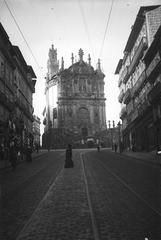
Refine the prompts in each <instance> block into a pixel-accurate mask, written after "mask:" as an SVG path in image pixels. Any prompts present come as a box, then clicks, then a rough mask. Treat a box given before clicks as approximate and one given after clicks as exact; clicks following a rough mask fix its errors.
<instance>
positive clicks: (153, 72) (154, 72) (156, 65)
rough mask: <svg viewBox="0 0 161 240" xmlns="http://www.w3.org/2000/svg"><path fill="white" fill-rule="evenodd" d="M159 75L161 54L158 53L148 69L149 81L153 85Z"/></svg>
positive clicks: (160, 71)
mask: <svg viewBox="0 0 161 240" xmlns="http://www.w3.org/2000/svg"><path fill="white" fill-rule="evenodd" d="M159 73H161V54H160V53H159V52H157V53H156V55H155V57H154V58H153V60H152V61H151V63H150V64H149V66H148V68H147V69H146V75H147V78H148V81H149V82H150V83H151V84H153V83H154V81H155V80H156V78H157V76H158V75H159Z"/></svg>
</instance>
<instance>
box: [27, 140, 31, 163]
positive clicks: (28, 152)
mask: <svg viewBox="0 0 161 240" xmlns="http://www.w3.org/2000/svg"><path fill="white" fill-rule="evenodd" d="M31 154H32V149H31V146H30V145H29V144H28V145H27V149H26V161H27V162H32V155H31Z"/></svg>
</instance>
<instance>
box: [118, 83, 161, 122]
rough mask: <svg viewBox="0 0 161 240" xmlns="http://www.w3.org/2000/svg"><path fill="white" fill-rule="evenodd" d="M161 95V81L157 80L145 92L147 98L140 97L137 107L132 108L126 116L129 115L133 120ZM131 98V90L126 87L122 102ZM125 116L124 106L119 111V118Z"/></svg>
mask: <svg viewBox="0 0 161 240" xmlns="http://www.w3.org/2000/svg"><path fill="white" fill-rule="evenodd" d="M160 96H161V82H157V84H156V85H155V86H154V87H153V88H152V89H151V90H150V92H149V93H148V94H147V99H146V98H145V99H144V101H142V99H140V102H139V103H138V106H137V108H136V107H135V109H134V108H133V110H132V112H131V113H130V114H128V118H129V117H130V120H131V121H134V120H135V119H136V118H137V117H138V116H141V115H143V114H144V113H145V111H146V110H147V109H148V108H149V106H150V105H151V104H153V103H154V102H156V101H158V99H159V98H160ZM130 99H131V91H130V89H128V91H127V94H125V96H124V103H125V104H126V103H127V102H128V101H129V100H130ZM126 116H127V108H126V106H124V107H123V108H122V109H121V112H120V118H121V119H124V118H125V117H126Z"/></svg>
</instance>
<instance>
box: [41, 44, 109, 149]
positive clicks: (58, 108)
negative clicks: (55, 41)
mask: <svg viewBox="0 0 161 240" xmlns="http://www.w3.org/2000/svg"><path fill="white" fill-rule="evenodd" d="M50 51H52V53H53V54H54V56H53V55H52V54H51V55H50V53H51V52H50ZM50 51H49V61H48V75H47V81H46V103H47V104H46V112H45V114H44V115H45V124H46V126H45V132H46V133H47V132H48V133H49V134H48V137H47V135H46V139H47V140H46V142H48V144H50V146H51V147H54V144H57V145H61V144H63V143H64V144H65V145H66V144H67V142H69V141H70V142H72V144H73V145H74V144H76V143H77V144H81V143H82V144H86V143H88V142H89V141H91V142H93V143H96V141H98V139H99V140H100V136H101V132H103V131H105V130H106V113H105V100H106V99H105V96H104V77H105V75H104V73H103V72H102V70H101V64H100V60H98V63H97V69H96V70H94V68H93V67H92V66H91V57H90V55H88V62H85V61H84V60H83V55H84V53H83V50H82V49H80V50H79V60H78V61H77V62H74V56H73V54H72V57H71V66H70V67H69V68H68V69H64V60H63V58H62V62H61V67H60V69H59V64H58V61H57V54H56V52H55V51H56V50H54V49H53V48H52V49H51V50H50ZM51 56H52V57H51ZM50 94H51V95H50ZM54 128H55V130H54ZM49 129H50V130H49ZM52 133H53V134H52ZM44 134H45V133H44ZM63 141H64V142H63Z"/></svg>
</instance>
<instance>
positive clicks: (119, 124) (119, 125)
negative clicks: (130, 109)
mask: <svg viewBox="0 0 161 240" xmlns="http://www.w3.org/2000/svg"><path fill="white" fill-rule="evenodd" d="M117 126H118V145H119V153H121V149H120V127H121V123H120V121H119V122H118V124H117Z"/></svg>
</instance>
